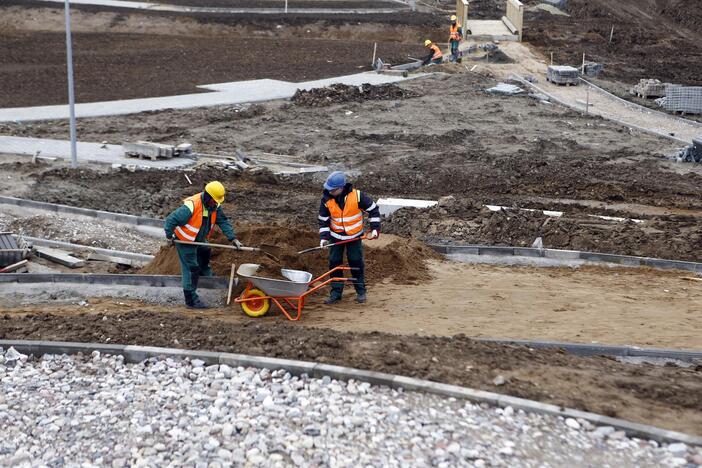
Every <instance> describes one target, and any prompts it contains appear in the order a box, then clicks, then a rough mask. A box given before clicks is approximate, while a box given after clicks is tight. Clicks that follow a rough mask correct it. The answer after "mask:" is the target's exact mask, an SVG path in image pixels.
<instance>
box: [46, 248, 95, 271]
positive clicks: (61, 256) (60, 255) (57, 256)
mask: <svg viewBox="0 0 702 468" xmlns="http://www.w3.org/2000/svg"><path fill="white" fill-rule="evenodd" d="M34 252H36V254H37V255H38V256H39V257H41V258H45V259H47V260H50V261H52V262H55V263H58V264H60V265H63V266H67V267H68V268H80V267H82V266H84V265H85V260H81V259H79V258H75V257H72V256H71V255H69V254H68V252H64V251H62V250H58V249H52V248H51V247H36V246H35V247H34Z"/></svg>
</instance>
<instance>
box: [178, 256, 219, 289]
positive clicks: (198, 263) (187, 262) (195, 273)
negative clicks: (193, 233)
mask: <svg viewBox="0 0 702 468" xmlns="http://www.w3.org/2000/svg"><path fill="white" fill-rule="evenodd" d="M176 250H177V251H178V259H179V260H180V274H181V276H182V277H183V291H189V292H192V294H193V297H197V292H196V289H197V283H198V280H199V278H200V276H212V269H211V268H210V255H211V252H212V251H211V250H210V248H209V247H200V246H197V245H186V244H176Z"/></svg>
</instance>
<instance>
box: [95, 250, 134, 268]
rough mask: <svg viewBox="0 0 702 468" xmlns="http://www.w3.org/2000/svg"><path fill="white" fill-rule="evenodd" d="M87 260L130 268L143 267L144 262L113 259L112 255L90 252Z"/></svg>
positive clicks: (119, 258)
mask: <svg viewBox="0 0 702 468" xmlns="http://www.w3.org/2000/svg"><path fill="white" fill-rule="evenodd" d="M88 260H92V261H98V262H110V263H115V264H117V265H124V266H130V267H131V266H142V265H144V262H139V261H137V260H132V259H130V258H124V257H115V256H112V255H103V254H100V253H95V252H90V253H89V254H88Z"/></svg>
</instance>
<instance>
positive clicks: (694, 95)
mask: <svg viewBox="0 0 702 468" xmlns="http://www.w3.org/2000/svg"><path fill="white" fill-rule="evenodd" d="M656 103H658V105H659V106H661V107H663V108H665V110H667V111H671V112H681V113H683V114H702V86H681V85H671V84H669V85H667V86H666V88H665V97H664V98H661V99H657V100H656Z"/></svg>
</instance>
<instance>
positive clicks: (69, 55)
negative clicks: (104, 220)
mask: <svg viewBox="0 0 702 468" xmlns="http://www.w3.org/2000/svg"><path fill="white" fill-rule="evenodd" d="M65 12H66V64H67V66H68V107H69V109H70V113H71V119H70V120H71V121H70V129H71V167H78V152H77V148H76V99H75V95H74V92H73V44H72V43H71V5H70V1H69V0H66V3H65Z"/></svg>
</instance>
